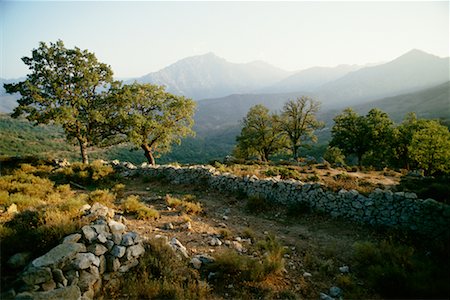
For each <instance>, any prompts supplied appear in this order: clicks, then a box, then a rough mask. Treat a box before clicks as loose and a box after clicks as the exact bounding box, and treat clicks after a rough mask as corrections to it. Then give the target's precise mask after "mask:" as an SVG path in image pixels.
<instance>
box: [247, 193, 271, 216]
mask: <svg viewBox="0 0 450 300" xmlns="http://www.w3.org/2000/svg"><path fill="white" fill-rule="evenodd" d="M245 207H246V209H247V210H248V211H249V212H252V213H262V212H265V211H268V210H269V209H270V208H271V205H270V203H269V202H268V201H266V199H265V198H264V197H262V196H261V195H252V196H250V197H248V199H247V203H246V205H245Z"/></svg>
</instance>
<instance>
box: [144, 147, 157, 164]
mask: <svg viewBox="0 0 450 300" xmlns="http://www.w3.org/2000/svg"><path fill="white" fill-rule="evenodd" d="M141 148H142V150H144V155H145V157H146V158H147V162H148V163H149V164H150V165H152V166H154V165H155V158H154V157H153V154H152V150H151V149H150V147H149V146H148V144H142V145H141Z"/></svg>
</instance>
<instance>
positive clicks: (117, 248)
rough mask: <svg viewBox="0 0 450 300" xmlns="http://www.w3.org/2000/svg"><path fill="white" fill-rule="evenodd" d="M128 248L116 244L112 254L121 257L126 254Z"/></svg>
mask: <svg viewBox="0 0 450 300" xmlns="http://www.w3.org/2000/svg"><path fill="white" fill-rule="evenodd" d="M126 250H127V248H126V247H123V246H118V245H115V246H114V247H113V248H112V250H111V254H112V255H114V256H115V257H118V258H120V257H122V256H124V255H125V252H126Z"/></svg>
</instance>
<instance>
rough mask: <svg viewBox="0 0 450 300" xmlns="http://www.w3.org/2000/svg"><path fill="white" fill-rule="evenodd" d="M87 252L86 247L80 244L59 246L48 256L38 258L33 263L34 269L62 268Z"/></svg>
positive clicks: (47, 254)
mask: <svg viewBox="0 0 450 300" xmlns="http://www.w3.org/2000/svg"><path fill="white" fill-rule="evenodd" d="M84 251H86V246H85V245H83V244H80V243H66V244H59V245H58V246H56V247H54V248H53V249H51V250H50V251H49V252H47V253H46V254H44V255H42V256H40V257H38V258H36V259H35V260H33V262H32V263H31V264H32V265H33V266H34V267H37V268H39V267H47V266H51V267H61V266H62V265H64V264H65V263H66V262H68V261H69V260H71V259H72V258H74V257H75V256H76V255H77V254H78V253H79V252H84Z"/></svg>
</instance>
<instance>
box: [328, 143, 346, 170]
mask: <svg viewBox="0 0 450 300" xmlns="http://www.w3.org/2000/svg"><path fill="white" fill-rule="evenodd" d="M323 158H324V159H325V160H326V161H327V162H329V163H331V164H333V165H341V166H343V165H345V155H344V154H343V153H342V150H341V149H340V148H338V147H331V146H328V147H327V150H326V151H325V153H324V155H323Z"/></svg>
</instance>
